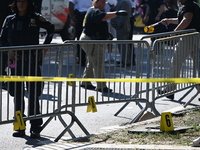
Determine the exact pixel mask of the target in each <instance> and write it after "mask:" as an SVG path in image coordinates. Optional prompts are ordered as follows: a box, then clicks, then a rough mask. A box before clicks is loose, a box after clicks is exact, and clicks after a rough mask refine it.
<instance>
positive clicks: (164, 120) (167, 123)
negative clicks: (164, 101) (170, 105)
mask: <svg viewBox="0 0 200 150" xmlns="http://www.w3.org/2000/svg"><path fill="white" fill-rule="evenodd" d="M160 131H174V124H173V121H172V114H171V113H170V112H164V113H162V114H161V120H160Z"/></svg>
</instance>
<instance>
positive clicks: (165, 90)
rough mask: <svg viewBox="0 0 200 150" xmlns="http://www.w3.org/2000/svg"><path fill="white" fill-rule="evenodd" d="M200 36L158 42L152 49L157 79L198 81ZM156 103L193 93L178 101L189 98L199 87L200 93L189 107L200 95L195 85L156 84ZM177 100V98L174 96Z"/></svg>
mask: <svg viewBox="0 0 200 150" xmlns="http://www.w3.org/2000/svg"><path fill="white" fill-rule="evenodd" d="M199 42H200V41H199V33H198V32H193V33H187V34H182V35H176V36H171V37H167V38H160V39H157V40H156V41H155V42H154V43H153V46H152V56H153V57H152V77H153V78H197V77H199V48H200V47H199ZM152 87H153V93H152V99H153V101H155V100H156V99H158V98H161V97H163V96H168V97H169V96H170V95H173V94H175V93H177V92H180V91H183V90H186V89H190V90H189V91H187V92H186V94H184V95H183V96H182V97H181V98H180V99H179V100H178V101H181V100H182V99H183V98H185V97H186V96H187V95H188V94H189V93H190V92H191V91H192V90H193V89H194V88H195V87H196V88H197V93H196V94H195V95H194V96H193V97H192V98H191V99H190V100H189V101H188V102H187V103H186V104H184V107H186V106H187V105H188V104H189V103H190V102H191V101H192V100H193V99H194V98H195V97H196V96H197V95H198V93H199V90H198V84H194V83H181V84H175V83H154V84H153V85H152ZM172 98H173V96H172Z"/></svg>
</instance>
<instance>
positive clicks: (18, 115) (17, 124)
mask: <svg viewBox="0 0 200 150" xmlns="http://www.w3.org/2000/svg"><path fill="white" fill-rule="evenodd" d="M15 117H16V120H17V122H14V124H13V125H14V130H15V131H16V130H25V129H26V126H25V123H24V119H23V117H22V113H21V111H20V110H18V111H16V112H15Z"/></svg>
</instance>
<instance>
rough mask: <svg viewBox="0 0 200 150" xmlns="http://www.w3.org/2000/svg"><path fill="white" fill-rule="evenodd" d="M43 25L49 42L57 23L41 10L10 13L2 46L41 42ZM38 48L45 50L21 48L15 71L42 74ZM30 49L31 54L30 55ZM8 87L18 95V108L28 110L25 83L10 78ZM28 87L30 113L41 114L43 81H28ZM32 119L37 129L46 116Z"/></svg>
mask: <svg viewBox="0 0 200 150" xmlns="http://www.w3.org/2000/svg"><path fill="white" fill-rule="evenodd" d="M40 28H44V29H46V31H47V36H46V39H45V41H44V44H49V43H50V42H51V40H52V37H53V32H54V25H53V24H51V23H50V22H49V21H47V20H46V19H45V18H43V17H42V16H41V15H40V14H37V13H35V14H33V16H23V17H19V16H17V15H16V14H14V15H10V16H8V17H7V18H6V20H5V23H4V25H3V28H2V31H1V34H0V38H1V44H2V46H19V45H37V44H39V29H40ZM36 51H38V53H40V52H41V50H34V51H31V52H30V51H17V62H16V63H17V65H16V67H15V68H12V69H11V75H15V76H41V70H40V67H39V66H40V64H41V59H40V58H39V57H37V58H36V56H38V55H36V54H37V53H36ZM30 53H31V55H29V54H30ZM40 54H41V53H40ZM15 55H16V54H15ZM30 56H31V57H30ZM30 58H31V60H30ZM8 87H9V93H10V95H12V96H14V100H15V111H17V110H21V112H24V83H23V82H10V83H9V85H8ZM26 87H27V89H28V94H29V101H28V105H29V115H33V114H40V110H39V96H40V95H41V93H42V89H43V82H26ZM36 89H37V90H36ZM35 110H36V112H35ZM30 123H31V131H34V130H35V131H36V130H37V129H38V127H39V126H40V125H41V124H42V119H35V120H31V121H30Z"/></svg>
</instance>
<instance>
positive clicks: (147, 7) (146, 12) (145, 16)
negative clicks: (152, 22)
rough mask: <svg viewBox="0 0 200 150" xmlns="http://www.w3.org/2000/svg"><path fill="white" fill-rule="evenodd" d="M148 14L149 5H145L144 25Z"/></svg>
mask: <svg viewBox="0 0 200 150" xmlns="http://www.w3.org/2000/svg"><path fill="white" fill-rule="evenodd" d="M149 13H150V8H149V5H148V4H147V5H146V11H145V14H144V18H143V22H144V23H147V22H148V20H149Z"/></svg>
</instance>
